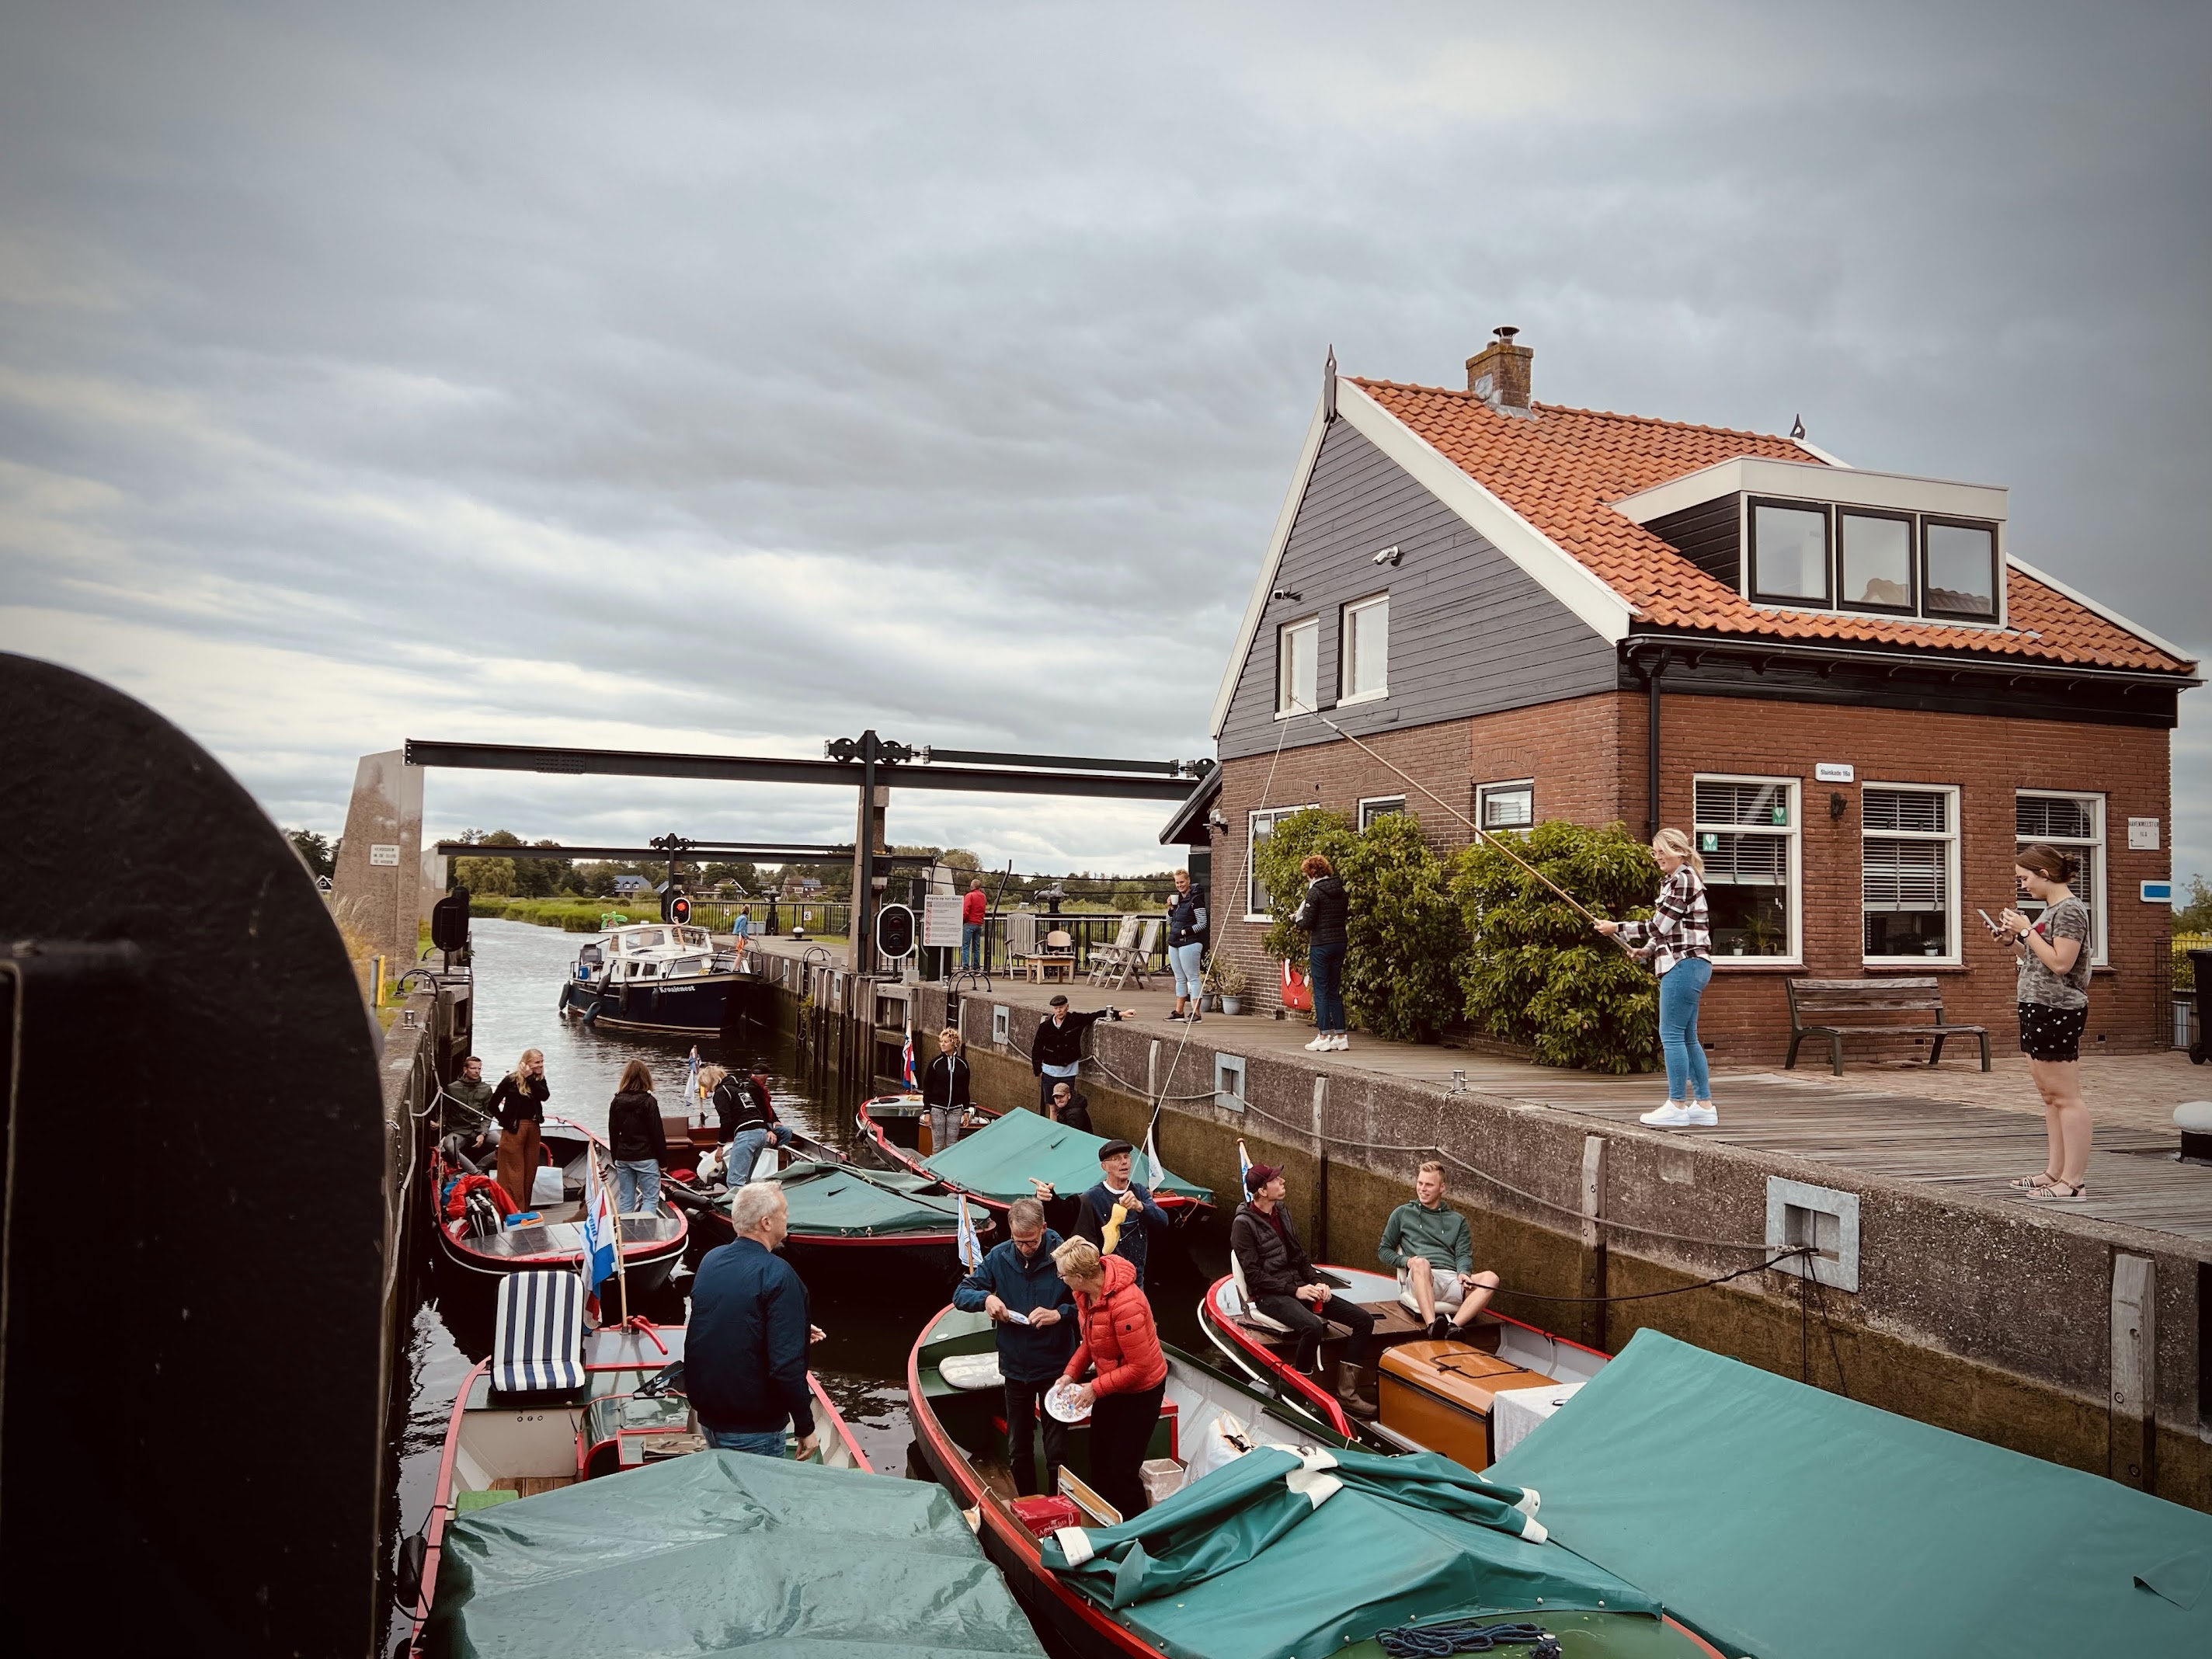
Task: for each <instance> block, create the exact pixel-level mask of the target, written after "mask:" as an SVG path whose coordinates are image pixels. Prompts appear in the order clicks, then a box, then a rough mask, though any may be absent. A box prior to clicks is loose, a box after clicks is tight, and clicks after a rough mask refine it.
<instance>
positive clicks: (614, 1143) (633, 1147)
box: [607, 1095, 668, 1164]
mask: <svg viewBox="0 0 2212 1659" xmlns="http://www.w3.org/2000/svg"><path fill="white" fill-rule="evenodd" d="M607 1148H608V1150H609V1151H610V1152H612V1153H613V1154H614V1158H615V1162H616V1163H617V1164H635V1163H638V1162H640V1161H641V1160H642V1159H644V1158H659V1157H660V1156H662V1154H664V1153H665V1152H667V1151H668V1132H667V1130H666V1129H665V1128H664V1127H662V1125H661V1121H660V1103H659V1101H658V1100H655V1099H654V1098H653V1097H652V1096H651V1095H617V1096H616V1097H614V1103H613V1104H612V1105H611V1106H609V1107H608V1108H607Z"/></svg>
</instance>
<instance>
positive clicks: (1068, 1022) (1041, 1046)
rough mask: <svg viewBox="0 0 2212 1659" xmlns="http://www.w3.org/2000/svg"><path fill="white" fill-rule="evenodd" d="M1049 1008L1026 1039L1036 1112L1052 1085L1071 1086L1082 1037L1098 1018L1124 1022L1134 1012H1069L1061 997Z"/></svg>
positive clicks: (1047, 1098) (1045, 1101)
mask: <svg viewBox="0 0 2212 1659" xmlns="http://www.w3.org/2000/svg"><path fill="white" fill-rule="evenodd" d="M1050 1006H1051V1008H1052V1012H1050V1013H1049V1014H1048V1015H1046V1016H1045V1017H1044V1018H1042V1019H1041V1020H1039V1021H1038V1022H1037V1028H1036V1036H1033V1037H1031V1038H1030V1070H1031V1071H1032V1072H1034V1073H1036V1079H1037V1110H1039V1111H1040V1112H1042V1111H1043V1110H1044V1109H1045V1108H1046V1106H1047V1104H1048V1103H1049V1102H1050V1101H1051V1099H1052V1085H1054V1084H1055V1083H1057V1082H1059V1081H1060V1079H1063V1078H1065V1079H1067V1080H1068V1083H1069V1085H1071V1086H1073V1083H1074V1080H1075V1074H1076V1073H1077V1072H1078V1071H1079V1070H1080V1069H1081V1068H1082V1065H1083V1034H1084V1033H1085V1031H1088V1030H1090V1029H1091V1027H1092V1026H1093V1025H1096V1024H1097V1023H1098V1022H1099V1021H1100V1020H1102V1019H1127V1018H1129V1017H1130V1016H1131V1015H1133V1014H1134V1013H1135V1012H1136V1010H1135V1009H1133V1008H1098V1009H1094V1010H1093V1011H1092V1012H1090V1013H1087V1014H1078V1013H1073V1012H1070V1011H1069V1009H1068V1006H1067V999H1066V997H1064V996H1056V997H1054V999H1053V1000H1052V1002H1051V1005H1050Z"/></svg>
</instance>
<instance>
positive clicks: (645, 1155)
mask: <svg viewBox="0 0 2212 1659" xmlns="http://www.w3.org/2000/svg"><path fill="white" fill-rule="evenodd" d="M607 1150H608V1151H609V1152H611V1154H612V1155H613V1157H614V1161H615V1213H616V1214H617V1215H655V1214H658V1213H659V1210H660V1158H661V1154H663V1153H664V1152H666V1151H667V1150H668V1131H667V1128H666V1126H665V1125H664V1124H663V1123H662V1122H661V1121H660V1103H659V1101H658V1100H657V1099H655V1098H654V1097H653V1073H652V1070H651V1069H650V1068H649V1067H648V1066H647V1065H646V1063H645V1062H644V1061H643V1060H631V1061H630V1062H629V1064H628V1065H627V1066H623V1069H622V1081H621V1083H620V1084H618V1085H617V1086H616V1089H615V1097H614V1102H613V1103H612V1104H611V1105H610V1106H609V1107H608V1108H607Z"/></svg>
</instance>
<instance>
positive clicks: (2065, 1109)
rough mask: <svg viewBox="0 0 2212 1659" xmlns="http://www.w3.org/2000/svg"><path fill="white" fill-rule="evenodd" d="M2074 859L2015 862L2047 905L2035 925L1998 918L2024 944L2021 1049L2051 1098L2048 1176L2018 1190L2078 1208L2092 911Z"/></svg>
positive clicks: (2084, 1166)
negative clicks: (2080, 891) (2080, 890)
mask: <svg viewBox="0 0 2212 1659" xmlns="http://www.w3.org/2000/svg"><path fill="white" fill-rule="evenodd" d="M2076 867H2077V866H2075V860H2073V858H2072V857H2070V856H2069V854H2065V853H2062V852H2061V851H2059V850H2058V848H2055V847H2046V846H2045V845H2044V844H2043V843H2042V842H2037V843H2036V844H2035V845H2033V846H2032V847H2023V848H2021V849H2020V852H2019V854H2017V856H2016V857H2015V860H2014V861H2013V872H2012V873H2013V879H2014V880H2015V881H2016V882H2017V883H2019V884H2020V890H2021V893H2023V894H2024V895H2026V896H2027V897H2029V898H2031V899H2033V900H2035V901H2036V902H2039V903H2040V904H2041V905H2042V906H2043V907H2044V910H2043V915H2042V916H2041V917H2040V918H2039V919H2038V920H2036V921H2029V920H2028V919H2027V916H2026V915H2023V914H2022V913H2021V912H2020V911H2019V910H2017V909H2008V910H2006V911H2004V912H2003V913H2002V915H1999V916H1998V917H1997V925H1998V927H1999V928H2000V929H2002V931H2001V932H2000V933H1998V935H1997V937H1998V939H2000V940H2001V941H2002V942H2003V943H2006V944H2015V943H2016V944H2018V945H2020V946H2021V957H2020V984H2019V990H2018V995H2019V1001H2020V1051H2021V1053H2022V1054H2026V1055H2027V1073H2028V1075H2029V1076H2030V1077H2032V1078H2033V1079H2035V1088H2036V1092H2037V1093H2039V1094H2040V1095H2041V1096H2042V1097H2043V1121H2044V1129H2045V1133H2047V1134H2048V1135H2049V1137H2050V1141H2051V1156H2050V1158H2049V1160H2048V1162H2047V1164H2046V1165H2045V1169H2044V1171H2043V1173H2042V1174H2040V1175H2033V1176H2021V1179H2019V1180H2018V1181H2015V1182H2013V1183H2012V1184H2013V1185H2014V1186H2015V1187H2017V1188H2021V1190H2022V1191H2023V1192H2024V1193H2025V1194H2026V1195H2027V1197H2029V1198H2033V1199H2041V1200H2047V1201H2050V1202H2052V1203H2058V1204H2078V1203H2080V1202H2081V1200H2082V1199H2084V1198H2085V1197H2087V1181H2086V1179H2085V1177H2086V1176H2087V1175H2088V1173H2089V1130H2090V1122H2089V1107H2088V1103H2087V1102H2086V1101H2085V1100H2083V1099H2082V1097H2081V1030H2082V1028H2083V1027H2084V1026H2085V1025H2087V1024H2088V1021H2089V953H2090V952H2089V940H2090V939H2091V937H2092V929H2093V921H2092V920H2091V918H2090V915H2089V907H2088V906H2087V905H2086V904H2084V903H2082V902H2081V900H2080V899H2078V898H2075V896H2074V890H2073V889H2072V888H2070V887H2069V886H2068V885H2067V883H2069V881H2071V880H2073V878H2074V872H2075V868H2076Z"/></svg>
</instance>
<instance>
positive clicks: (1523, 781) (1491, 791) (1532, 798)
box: [1474, 778, 1536, 829]
mask: <svg viewBox="0 0 2212 1659" xmlns="http://www.w3.org/2000/svg"><path fill="white" fill-rule="evenodd" d="M1509 789H1526V790H1527V791H1528V823H1499V824H1493V823H1491V822H1490V818H1489V806H1490V797H1491V796H1492V795H1499V794H1504V793H1505V792H1506V791H1507V790H1509ZM1474 821H1475V823H1478V824H1479V825H1480V826H1481V827H1482V828H1483V829H1534V828H1535V827H1536V780H1535V779H1534V778H1504V779H1501V780H1500V781H1498V782H1496V783H1478V784H1477V785H1475V787H1474Z"/></svg>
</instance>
